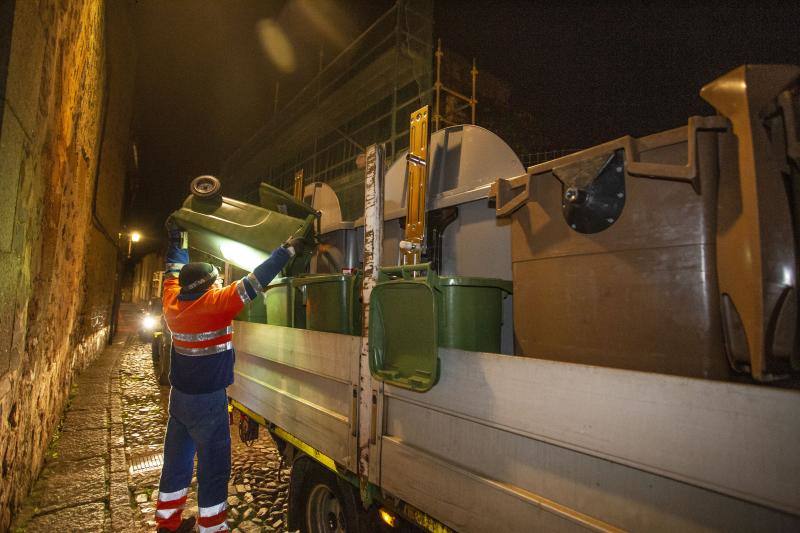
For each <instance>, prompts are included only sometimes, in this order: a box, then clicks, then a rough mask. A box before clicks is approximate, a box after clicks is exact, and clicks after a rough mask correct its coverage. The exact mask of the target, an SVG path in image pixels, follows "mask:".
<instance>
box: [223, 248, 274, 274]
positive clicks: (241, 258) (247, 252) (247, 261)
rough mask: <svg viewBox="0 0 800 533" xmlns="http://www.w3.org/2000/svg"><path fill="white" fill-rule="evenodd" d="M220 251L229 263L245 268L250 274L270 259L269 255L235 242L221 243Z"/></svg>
mask: <svg viewBox="0 0 800 533" xmlns="http://www.w3.org/2000/svg"><path fill="white" fill-rule="evenodd" d="M219 251H220V252H221V253H222V257H223V258H224V259H225V260H226V261H227V262H229V263H233V264H234V265H236V266H238V267H240V268H244V269H245V270H247V271H248V272H252V271H253V269H254V268H256V267H257V266H258V265H260V264H261V263H263V262H264V261H265V260H266V259H267V258H268V257H269V255H268V254H265V253H264V252H260V251H258V250H255V249H253V248H250V247H249V246H247V245H245V244H241V243H238V242H234V241H223V242H221V243H220V244H219Z"/></svg>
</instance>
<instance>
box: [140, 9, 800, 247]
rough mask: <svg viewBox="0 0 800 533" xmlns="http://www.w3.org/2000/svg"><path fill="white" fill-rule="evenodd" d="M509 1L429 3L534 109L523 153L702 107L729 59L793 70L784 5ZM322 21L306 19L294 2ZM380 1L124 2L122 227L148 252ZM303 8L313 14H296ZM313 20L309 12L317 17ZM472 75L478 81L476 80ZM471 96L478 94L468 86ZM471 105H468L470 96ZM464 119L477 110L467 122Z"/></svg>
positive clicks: (644, 127) (647, 128) (706, 110)
mask: <svg viewBox="0 0 800 533" xmlns="http://www.w3.org/2000/svg"><path fill="white" fill-rule="evenodd" d="M630 4H631V5H627V3H622V2H558V3H555V2H523V1H499V2H498V1H495V2H484V1H470V0H462V1H456V0H439V1H438V2H436V4H435V12H434V20H435V29H434V33H435V37H441V38H442V40H443V42H444V44H445V46H447V47H449V48H452V49H455V50H457V51H458V52H460V53H461V54H462V55H463V56H466V57H471V56H475V57H476V58H477V61H478V68H479V69H481V70H486V71H490V72H492V73H493V74H494V75H495V76H497V77H498V78H501V79H503V80H505V81H506V82H507V83H508V85H509V87H510V88H511V90H512V103H513V105H514V106H516V107H519V108H521V109H525V110H526V111H528V112H529V113H531V114H532V116H533V117H534V123H532V124H531V125H530V128H531V131H532V132H536V133H537V135H538V137H539V138H544V139H546V140H545V143H544V145H543V146H540V147H539V148H540V149H542V150H545V149H562V148H575V147H587V146H591V145H594V144H598V143H600V142H603V141H606V140H609V139H613V138H615V137H619V136H621V135H625V134H631V135H634V136H640V135H646V134H648V133H654V132H657V131H661V130H664V129H668V128H672V127H676V126H679V125H682V124H685V123H686V118H687V117H688V116H691V115H694V114H712V113H713V111H712V109H711V108H710V107H709V106H707V105H706V104H704V103H703V102H702V101H701V100H700V98H699V96H698V93H699V90H700V87H701V86H702V85H703V84H705V83H707V82H709V81H712V80H713V79H715V78H716V77H718V76H719V75H721V74H723V73H725V72H726V71H728V70H730V69H732V68H734V67H736V66H738V65H741V64H743V63H795V64H798V63H800V32H798V31H797V27H798V21H800V2H786V3H776V2H752V3H749V4H741V5H738V6H737V4H733V3H731V2H704V3H703V5H695V4H694V3H668V2H637V3H633V2H630ZM309 5H313V6H314V8H315V10H316V11H315V13H316V14H317V15H322V20H325V21H331V23H330V24H328V25H327V27H319V26H315V25H314V24H313V17H311V16H310V15H309V11H308V6H309ZM391 5H392V2H391V1H389V0H373V1H366V0H364V1H348V2H334V1H333V0H307V1H303V0H289V1H283V0H281V1H278V0H273V1H269V0H263V1H262V0H228V1H220V0H174V1H170V2H164V1H162V0H138V1H137V2H136V3H135V4H134V6H133V16H134V20H133V22H134V33H135V36H136V47H137V54H138V61H137V81H136V84H137V86H136V93H137V97H136V102H135V109H134V116H135V120H134V135H135V139H136V141H137V148H138V155H139V170H138V174H139V176H140V179H139V180H138V183H139V186H138V188H137V190H136V193H135V194H134V197H133V198H132V201H131V205H130V208H129V211H128V216H127V219H128V225H129V227H131V228H137V229H142V230H143V231H144V233H145V235H146V236H148V237H151V238H150V239H148V241H149V245H148V242H144V243H142V247H141V248H140V250H142V251H144V250H147V249H148V248H150V249H152V248H154V247H156V246H157V243H158V240H159V239H154V238H152V237H158V238H160V237H161V232H162V229H161V224H162V221H163V219H164V218H165V217H166V215H167V214H168V213H169V212H170V211H172V210H173V209H175V208H177V207H178V206H179V204H180V202H181V201H182V199H183V198H184V197H185V196H186V193H187V185H188V182H189V181H190V180H191V179H192V178H193V177H194V176H197V175H200V174H213V173H216V172H218V171H219V169H220V167H221V165H222V162H223V161H224V160H225V159H226V158H227V156H228V155H230V154H231V153H232V152H233V151H234V150H235V149H236V148H237V147H238V146H239V145H240V144H241V143H243V142H244V141H245V140H246V139H247V138H248V137H249V136H250V135H252V133H253V132H254V131H256V130H257V129H258V128H259V127H260V126H261V125H263V124H264V123H265V122H266V121H267V120H268V119H269V117H270V116H271V114H272V110H273V103H274V95H275V92H274V91H275V81H276V80H280V84H281V87H280V91H279V102H286V101H287V100H288V99H289V98H290V97H291V94H292V93H293V92H296V91H298V90H299V89H300V88H301V87H302V86H303V85H304V84H305V83H306V82H307V81H308V80H309V79H310V78H311V77H312V76H313V75H314V73H315V72H316V70H317V68H318V64H319V50H320V47H321V48H322V50H323V62H324V61H325V60H326V59H327V60H330V59H331V58H332V57H334V56H335V55H336V53H338V51H340V50H341V48H342V47H343V46H344V45H345V44H346V43H347V42H349V41H350V40H352V39H353V38H354V37H355V36H357V35H358V34H359V33H360V32H361V31H363V30H364V29H365V28H366V27H367V26H368V25H369V24H370V23H371V22H372V21H374V20H375V19H376V18H377V17H378V16H380V14H382V13H383V12H384V11H385V10H386V9H388V8H389V7H390V6H391ZM312 15H313V13H312ZM267 18H269V19H273V20H274V21H276V22H277V23H278V24H279V25H280V26H281V27H282V28H283V29H284V30H285V32H286V36H287V37H288V40H289V42H290V43H291V46H292V47H293V48H294V51H295V56H296V69H295V70H294V72H291V73H287V72H281V71H280V70H279V69H278V68H277V67H276V65H275V64H274V63H273V62H272V61H270V59H269V58H268V57H267V55H266V54H265V53H264V50H263V49H262V48H261V45H260V44H259V40H258V36H257V31H256V25H257V22H258V21H259V20H262V19H267ZM319 18H320V17H318V19H319ZM479 79H480V78H479ZM479 98H480V94H479ZM479 109H480V104H479ZM479 123H480V116H479Z"/></svg>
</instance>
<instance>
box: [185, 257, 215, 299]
mask: <svg viewBox="0 0 800 533" xmlns="http://www.w3.org/2000/svg"><path fill="white" fill-rule="evenodd" d="M218 275H219V271H218V270H217V267H215V266H214V265H212V264H211V263H189V264H187V265H184V266H183V268H182V269H181V273H180V274H179V275H178V284H180V286H181V294H196V293H199V292H205V291H207V290H208V289H209V288H210V287H211V286H212V285H213V284H214V282H215V281H216V280H217V276H218Z"/></svg>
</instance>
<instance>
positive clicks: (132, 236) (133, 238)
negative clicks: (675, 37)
mask: <svg viewBox="0 0 800 533" xmlns="http://www.w3.org/2000/svg"><path fill="white" fill-rule="evenodd" d="M127 236H128V258H130V256H131V251H132V248H133V243H135V242H139V241H140V240H141V239H142V234H141V233H139V232H138V231H132V232H130V233H128V234H127Z"/></svg>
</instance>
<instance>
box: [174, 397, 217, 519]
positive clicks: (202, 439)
mask: <svg viewBox="0 0 800 533" xmlns="http://www.w3.org/2000/svg"><path fill="white" fill-rule="evenodd" d="M195 453H196V454H197V484H198V489H197V491H198V494H197V500H198V505H199V507H200V517H201V518H202V517H203V516H204V515H205V514H207V513H205V512H204V511H205V510H207V509H208V510H214V511H216V512H215V513H214V514H219V512H220V510H221V511H224V510H225V508H226V507H227V505H226V504H225V502H226V500H227V497H228V480H229V478H230V475H231V434H230V428H229V426H228V397H227V394H226V392H225V389H220V390H218V391H214V392H210V393H207V394H185V393H183V392H181V391H179V390H178V389H176V388H174V387H173V388H172V390H171V391H170V396H169V422H168V423H167V435H166V437H165V439H164V466H163V467H162V469H161V482H160V484H159V492H160V493H162V494H170V493H177V492H178V491H183V490H184V489H187V488H188V487H189V485H190V484H191V481H192V471H193V469H194V457H195Z"/></svg>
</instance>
